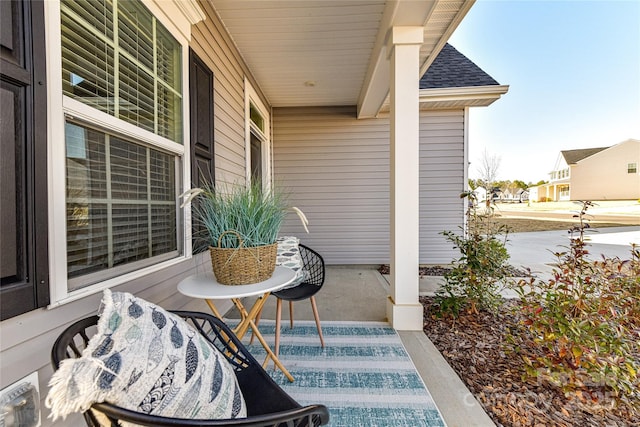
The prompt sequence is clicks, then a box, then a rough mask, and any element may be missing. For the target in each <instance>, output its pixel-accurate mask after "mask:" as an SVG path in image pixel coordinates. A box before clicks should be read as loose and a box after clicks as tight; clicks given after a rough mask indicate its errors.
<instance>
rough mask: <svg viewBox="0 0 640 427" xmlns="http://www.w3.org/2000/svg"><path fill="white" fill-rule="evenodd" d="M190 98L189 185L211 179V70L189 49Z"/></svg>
mask: <svg viewBox="0 0 640 427" xmlns="http://www.w3.org/2000/svg"><path fill="white" fill-rule="evenodd" d="M189 61H190V64H189V68H190V74H191V75H190V81H189V84H190V93H189V96H190V99H191V109H190V110H191V111H190V114H191V162H192V164H191V186H192V187H199V186H201V185H202V184H204V183H207V182H208V183H211V184H213V182H214V177H215V170H214V142H213V72H212V71H211V70H210V69H209V68H208V67H207V66H206V65H205V63H204V62H202V60H201V59H200V58H198V56H197V55H196V54H195V53H194V52H193V51H189Z"/></svg>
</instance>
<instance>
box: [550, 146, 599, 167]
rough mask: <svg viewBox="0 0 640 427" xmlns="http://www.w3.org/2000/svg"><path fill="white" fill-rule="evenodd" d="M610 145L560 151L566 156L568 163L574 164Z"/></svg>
mask: <svg viewBox="0 0 640 427" xmlns="http://www.w3.org/2000/svg"><path fill="white" fill-rule="evenodd" d="M607 148H610V147H599V148H582V149H578V150H563V151H561V152H560V154H562V156H563V157H564V160H565V162H567V164H568V165H573V164H575V163H578V162H579V161H580V160H583V159H586V158H587V157H591V156H593V155H594V154H596V153H599V152H601V151H602V150H606V149H607Z"/></svg>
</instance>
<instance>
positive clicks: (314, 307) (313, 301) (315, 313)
mask: <svg viewBox="0 0 640 427" xmlns="http://www.w3.org/2000/svg"><path fill="white" fill-rule="evenodd" d="M309 299H310V300H311V309H312V310H313V317H315V319H316V327H317V328H318V335H320V346H321V347H322V348H324V337H323V336H322V328H321V327H320V316H318V306H317V305H316V297H315V296H313V297H311V298H309Z"/></svg>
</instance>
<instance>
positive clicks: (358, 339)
mask: <svg viewBox="0 0 640 427" xmlns="http://www.w3.org/2000/svg"><path fill="white" fill-rule="evenodd" d="M274 329H275V328H274V322H273V321H269V320H262V321H261V322H260V331H261V332H262V334H263V335H264V337H265V339H266V340H267V342H269V343H270V344H273V339H274V335H273V334H274ZM322 330H323V333H324V339H325V348H324V349H323V348H321V347H320V340H319V339H318V332H317V330H316V326H315V323H314V322H312V321H296V322H295V324H294V328H293V329H289V326H288V320H287V321H286V322H283V327H282V335H281V338H280V360H281V361H282V362H283V364H284V365H285V367H286V368H287V369H288V370H289V372H291V374H292V375H293V377H294V378H295V381H294V382H293V383H290V382H289V381H288V380H287V379H286V377H285V376H284V375H283V374H282V372H280V371H279V370H273V369H272V366H273V364H270V367H269V368H268V369H267V371H268V372H269V373H270V374H271V375H272V377H273V378H274V380H275V381H276V382H277V383H278V384H279V385H281V386H282V388H283V389H284V390H286V391H287V393H289V394H290V395H291V396H292V397H293V398H294V399H296V400H297V401H298V402H299V403H300V404H302V405H306V404H312V403H322V404H324V405H326V406H327V407H328V408H329V412H330V417H331V420H330V423H329V425H331V426H334V427H341V426H345V427H347V426H348V427H354V426H372V427H375V426H380V427H382V426H384V427H396V426H398V427H400V426H402V427H404V426H406V427H419V426H444V425H445V423H444V421H443V419H442V416H441V415H440V412H439V411H438V409H437V408H436V406H435V404H434V402H433V399H432V398H431V395H430V394H429V392H428V391H427V389H426V387H425V386H424V383H423V382H422V379H421V378H420V376H419V375H418V373H417V372H416V369H415V367H414V365H413V362H412V361H411V359H410V358H409V355H408V354H407V352H406V350H405V348H404V346H403V345H402V342H401V341H400V337H399V336H398V334H397V333H396V332H395V330H394V329H393V328H391V327H390V326H389V324H388V323H382V322H357V323H355V322H322ZM245 341H247V340H246V338H245ZM250 351H251V352H252V353H253V354H254V356H255V357H256V358H257V359H258V360H259V361H262V360H264V355H265V352H264V349H263V348H262V346H260V344H258V341H257V340H255V341H254V344H253V345H251V346H250Z"/></svg>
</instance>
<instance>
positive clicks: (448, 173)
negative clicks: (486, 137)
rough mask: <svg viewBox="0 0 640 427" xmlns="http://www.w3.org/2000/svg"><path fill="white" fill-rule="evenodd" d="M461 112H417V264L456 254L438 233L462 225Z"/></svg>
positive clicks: (439, 261)
mask: <svg viewBox="0 0 640 427" xmlns="http://www.w3.org/2000/svg"><path fill="white" fill-rule="evenodd" d="M465 167H466V165H465V164H464V111H463V110H455V111H433V112H423V113H421V115H420V263H421V264H448V263H450V262H451V260H452V259H453V258H456V257H457V256H458V253H457V250H454V249H453V248H452V245H451V243H449V242H447V241H446V240H444V238H443V236H442V235H440V233H441V232H442V231H444V230H451V231H458V230H459V227H460V226H461V225H462V224H463V218H464V200H463V199H460V193H462V192H463V191H464V189H465V188H466V185H465V182H464V168H465Z"/></svg>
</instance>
